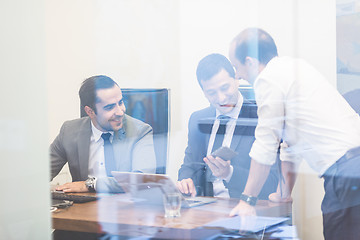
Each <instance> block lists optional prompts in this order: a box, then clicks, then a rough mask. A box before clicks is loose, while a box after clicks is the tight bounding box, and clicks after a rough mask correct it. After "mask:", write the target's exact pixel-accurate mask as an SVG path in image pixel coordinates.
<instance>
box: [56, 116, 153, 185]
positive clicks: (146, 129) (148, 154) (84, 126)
mask: <svg viewBox="0 0 360 240" xmlns="http://www.w3.org/2000/svg"><path fill="white" fill-rule="evenodd" d="M123 124H124V127H123V128H124V130H125V135H122V136H119V137H118V138H114V140H113V148H114V156H115V160H116V167H117V169H116V170H117V171H141V172H147V173H155V169H156V158H155V152H154V145H153V134H152V128H151V127H150V125H148V124H146V123H143V122H141V121H140V120H137V119H135V118H132V117H130V116H128V115H125V117H124V120H123ZM91 134H92V130H91V120H90V118H89V117H83V118H79V119H75V120H71V121H66V122H65V123H64V124H63V126H62V127H61V130H60V133H59V135H58V136H57V137H56V138H55V140H54V142H53V143H52V144H51V145H50V160H51V179H53V178H54V177H55V176H56V175H57V174H58V173H59V172H60V170H61V169H62V167H63V166H64V165H65V163H68V164H69V169H70V173H71V177H72V181H84V180H86V179H87V178H88V170H89V169H88V168H89V150H90V137H91ZM96 191H101V192H102V191H105V192H107V191H113V192H117V191H121V188H119V186H118V184H117V183H116V180H115V179H114V178H103V179H98V180H97V182H96Z"/></svg>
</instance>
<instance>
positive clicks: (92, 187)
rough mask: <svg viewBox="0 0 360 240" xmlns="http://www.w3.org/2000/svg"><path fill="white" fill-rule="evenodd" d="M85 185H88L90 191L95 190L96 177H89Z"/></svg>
mask: <svg viewBox="0 0 360 240" xmlns="http://www.w3.org/2000/svg"><path fill="white" fill-rule="evenodd" d="M85 186H86V187H87V189H88V190H89V192H95V178H94V177H89V178H88V179H86V181H85Z"/></svg>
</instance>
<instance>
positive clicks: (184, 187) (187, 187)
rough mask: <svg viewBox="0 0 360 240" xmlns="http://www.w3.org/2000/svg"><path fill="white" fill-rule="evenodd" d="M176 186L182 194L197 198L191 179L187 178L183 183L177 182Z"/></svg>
mask: <svg viewBox="0 0 360 240" xmlns="http://www.w3.org/2000/svg"><path fill="white" fill-rule="evenodd" d="M176 186H177V187H178V189H179V190H180V192H182V193H184V194H191V196H192V197H195V196H196V189H195V185H194V182H193V180H192V179H191V178H186V179H183V180H181V181H177V183H176Z"/></svg>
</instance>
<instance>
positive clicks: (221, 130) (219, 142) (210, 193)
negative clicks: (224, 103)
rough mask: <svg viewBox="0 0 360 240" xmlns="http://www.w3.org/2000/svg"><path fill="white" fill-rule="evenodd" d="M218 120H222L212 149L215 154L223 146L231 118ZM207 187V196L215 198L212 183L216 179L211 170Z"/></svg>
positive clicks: (208, 172)
mask: <svg viewBox="0 0 360 240" xmlns="http://www.w3.org/2000/svg"><path fill="white" fill-rule="evenodd" d="M218 119H219V120H220V124H219V128H218V130H217V132H216V135H215V140H214V145H213V147H212V151H211V152H214V151H215V150H217V149H218V148H220V147H221V146H222V143H223V141H224V136H225V133H226V124H227V123H228V121H229V120H230V117H228V116H225V115H220V116H218ZM206 179H207V181H206V183H205V184H206V186H205V196H212V197H213V196H214V188H213V184H212V182H213V181H215V179H216V177H215V176H214V175H212V172H211V170H210V169H209V168H206Z"/></svg>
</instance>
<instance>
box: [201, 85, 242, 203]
mask: <svg viewBox="0 0 360 240" xmlns="http://www.w3.org/2000/svg"><path fill="white" fill-rule="evenodd" d="M238 93H239V98H238V101H237V103H236V105H235V107H234V108H233V109H232V110H231V111H230V112H228V113H226V114H222V113H221V112H220V111H218V110H217V109H216V120H215V122H214V124H213V127H212V130H211V135H210V139H209V144H208V149H207V156H209V155H211V153H212V152H211V151H212V148H213V146H214V141H215V137H216V133H217V131H218V129H219V126H220V119H219V118H218V117H219V116H220V115H224V116H228V117H230V120H229V121H228V123H227V124H226V132H225V135H224V140H223V142H222V146H226V147H230V145H231V141H232V138H233V135H234V131H235V127H236V120H237V119H238V117H239V114H240V111H241V107H242V104H243V101H244V99H243V96H242V95H241V93H240V92H238ZM233 171H234V168H233V166H232V165H230V174H229V175H228V176H227V177H226V178H225V179H219V178H217V179H216V180H215V181H214V182H213V188H214V196H216V197H229V191H228V189H226V188H225V186H224V184H223V182H222V180H225V181H227V182H229V181H230V179H231V177H232V174H233Z"/></svg>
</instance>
